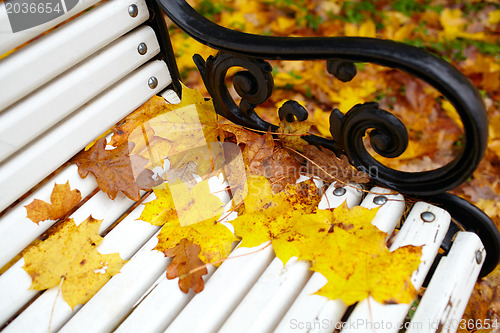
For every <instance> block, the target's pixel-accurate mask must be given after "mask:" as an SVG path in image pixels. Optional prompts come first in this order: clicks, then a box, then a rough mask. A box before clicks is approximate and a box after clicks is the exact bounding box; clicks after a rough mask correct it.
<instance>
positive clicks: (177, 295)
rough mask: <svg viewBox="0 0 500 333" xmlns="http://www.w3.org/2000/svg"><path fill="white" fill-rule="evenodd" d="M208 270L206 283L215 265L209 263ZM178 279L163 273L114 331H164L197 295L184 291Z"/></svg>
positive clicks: (119, 332) (205, 276)
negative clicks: (180, 287)
mask: <svg viewBox="0 0 500 333" xmlns="http://www.w3.org/2000/svg"><path fill="white" fill-rule="evenodd" d="M168 262H170V260H169V261H168ZM207 271H208V274H207V275H204V276H203V280H204V281H205V283H206V282H207V281H208V279H209V278H210V277H211V276H212V274H213V273H214V271H215V267H214V266H213V265H209V266H208V267H207ZM178 281H179V279H173V280H168V279H167V277H166V274H165V273H163V274H162V275H161V277H160V278H159V279H158V282H157V283H155V284H154V285H153V286H152V288H151V290H148V291H147V292H146V293H145V295H144V297H142V298H141V300H140V301H139V302H138V304H137V305H136V306H134V311H133V312H132V313H131V314H130V315H129V316H128V317H127V318H126V319H125V320H124V321H123V323H121V325H120V326H119V327H118V328H117V329H116V330H115V331H114V332H116V333H125V332H130V333H136V332H161V331H163V330H164V329H165V328H166V327H167V326H168V325H169V324H170V323H171V322H172V321H173V320H174V319H175V317H177V315H178V314H179V312H181V311H182V309H183V308H184V307H185V306H186V304H187V303H188V302H189V301H190V300H191V299H192V298H193V297H194V295H196V294H195V293H194V292H193V291H192V290H190V291H189V292H188V293H187V294H185V293H183V292H182V291H181V290H180V289H179V283H178ZM165 300H168V301H165Z"/></svg>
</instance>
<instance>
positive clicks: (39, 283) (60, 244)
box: [23, 216, 125, 309]
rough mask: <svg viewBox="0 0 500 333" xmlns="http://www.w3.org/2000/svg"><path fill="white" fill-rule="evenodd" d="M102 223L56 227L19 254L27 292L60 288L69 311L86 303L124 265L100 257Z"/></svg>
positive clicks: (106, 256) (67, 222)
mask: <svg viewBox="0 0 500 333" xmlns="http://www.w3.org/2000/svg"><path fill="white" fill-rule="evenodd" d="M101 222H102V220H96V219H94V218H92V217H91V216H90V217H89V218H87V219H86V220H85V221H83V222H82V223H81V224H80V225H78V226H77V225H76V224H75V223H74V221H73V219H69V220H65V221H64V222H63V223H61V224H59V225H57V226H56V227H55V229H54V230H53V231H51V233H50V234H49V236H48V238H47V239H45V240H43V241H38V240H37V241H35V242H34V243H33V244H32V245H30V246H29V247H28V248H27V249H26V250H24V252H23V258H24V262H25V263H24V266H23V268H24V270H25V271H26V272H27V273H28V274H29V275H30V276H31V278H32V284H31V287H30V289H35V290H45V289H48V288H52V287H56V286H58V285H60V287H61V293H62V296H63V298H64V300H65V301H66V302H67V303H68V305H69V306H70V307H71V308H72V309H73V308H74V307H75V306H76V305H78V304H84V303H86V302H87V301H88V300H89V299H90V298H91V297H92V296H93V295H94V294H95V293H96V292H97V291H98V290H99V289H100V288H101V287H102V286H103V285H104V284H105V283H106V282H107V281H108V280H109V279H110V278H111V277H112V276H113V275H116V274H118V273H119V272H120V269H121V267H122V266H123V265H124V264H125V261H123V260H122V259H121V258H120V256H119V255H118V254H117V253H112V254H100V253H99V252H98V251H97V247H98V246H99V244H100V243H101V242H102V239H103V238H102V237H100V236H99V234H98V232H99V226H100V225H101Z"/></svg>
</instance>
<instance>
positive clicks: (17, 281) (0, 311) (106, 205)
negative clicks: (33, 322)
mask: <svg viewBox="0 0 500 333" xmlns="http://www.w3.org/2000/svg"><path fill="white" fill-rule="evenodd" d="M76 177H78V178H79V176H78V175H76ZM90 183H92V182H90ZM133 204H134V201H132V200H130V199H128V198H127V197H125V196H124V195H123V194H119V195H118V196H117V197H116V198H115V200H110V199H109V198H108V196H107V194H105V193H104V192H98V193H97V194H96V195H94V196H92V198H90V199H89V201H87V202H86V203H85V204H84V205H83V206H82V207H80V208H79V209H78V210H77V211H76V212H74V213H73V214H72V215H71V216H70V217H71V218H73V219H74V221H75V223H77V224H79V223H81V222H82V221H84V220H85V219H86V218H87V217H89V216H90V215H92V216H93V217H94V218H97V219H102V220H103V222H102V223H101V226H100V232H102V231H103V230H106V229H107V228H108V227H109V226H111V225H112V224H113V223H114V222H115V221H116V220H117V219H118V218H119V217H120V216H122V214H123V212H125V211H126V210H127V209H128V208H129V207H130V206H131V205H133ZM31 223H32V224H34V223H33V222H31ZM53 223H54V221H52V223H51V224H53ZM45 229H46V228H45ZM16 254H17V253H16ZM23 265H24V259H22V258H21V259H20V260H19V261H18V262H17V263H16V264H15V265H14V266H12V267H11V268H9V269H8V270H7V271H6V272H5V273H4V274H2V275H1V276H0V290H1V291H2V295H3V296H5V297H2V298H1V299H0V325H1V324H4V323H5V322H6V321H7V320H8V319H9V318H10V317H12V316H13V315H14V314H15V313H16V312H17V311H18V310H19V309H21V308H22V307H23V306H24V305H25V304H26V303H28V302H29V301H30V300H31V299H32V298H33V297H34V296H36V294H37V293H38V291H35V290H30V289H29V287H30V285H31V278H30V276H29V275H28V273H26V271H24V269H23V268H22V266H23ZM44 297H47V296H44ZM63 303H64V302H63ZM34 312H37V311H34ZM23 316H27V314H24V313H23ZM16 325H17V324H14V325H13V326H12V327H16ZM9 327H10V326H9Z"/></svg>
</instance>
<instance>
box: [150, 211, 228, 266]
mask: <svg viewBox="0 0 500 333" xmlns="http://www.w3.org/2000/svg"><path fill="white" fill-rule="evenodd" d="M182 239H187V240H189V241H191V242H193V243H194V244H197V245H198V246H199V247H200V248H201V252H200V254H199V255H198V257H199V258H200V259H201V260H202V261H203V262H204V263H206V264H214V265H215V266H219V265H220V264H221V262H222V261H223V260H224V259H226V258H227V256H228V255H229V254H230V253H231V249H232V244H233V242H234V241H237V240H238V238H237V237H236V236H235V235H234V234H233V233H232V232H231V231H230V230H229V229H228V228H227V227H226V226H225V225H223V224H222V223H216V222H215V221H213V220H205V221H202V222H199V223H196V224H192V225H188V226H184V227H181V226H180V224H179V223H178V222H177V221H175V220H174V221H170V222H168V223H166V224H165V225H164V226H163V227H162V228H161V230H160V233H159V234H158V245H156V247H155V250H158V251H161V252H164V251H165V250H167V249H172V248H174V247H175V246H177V244H179V243H180V241H181V240H182Z"/></svg>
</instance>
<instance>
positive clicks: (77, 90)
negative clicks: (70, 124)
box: [0, 26, 160, 162]
mask: <svg viewBox="0 0 500 333" xmlns="http://www.w3.org/2000/svg"><path fill="white" fill-rule="evenodd" d="M141 42H144V43H146V45H147V52H146V53H145V54H144V55H140V54H139V52H137V46H138V45H139V44H140V43H141ZM159 51H160V46H159V45H158V41H157V40H156V36H155V33H154V31H153V29H151V28H150V27H147V26H143V27H140V28H138V29H136V30H134V31H132V32H130V33H128V34H127V35H125V36H123V37H122V38H119V39H118V40H116V41H115V42H113V43H112V44H110V45H108V46H106V47H105V48H104V49H102V50H100V51H98V52H96V53H95V54H94V55H92V56H90V57H89V58H87V59H86V60H85V61H83V62H82V63H80V64H78V65H77V66H75V67H73V68H71V69H70V70H68V71H67V72H65V73H63V74H62V75H60V76H59V77H57V78H56V79H54V80H52V81H51V82H49V83H48V84H46V85H44V86H43V87H42V88H40V89H38V90H37V91H36V92H35V93H33V94H31V95H29V96H27V97H26V98H24V99H22V100H21V101H19V102H18V103H16V104H15V105H13V106H11V107H10V108H8V109H7V110H4V111H3V112H2V113H0V162H2V161H4V160H5V159H6V158H8V157H9V156H10V155H11V154H13V153H14V152H15V151H17V150H19V149H21V148H22V147H23V146H24V145H25V144H27V143H28V142H30V141H31V140H33V139H34V138H36V137H37V136H38V135H40V134H41V133H43V132H44V131H45V130H47V129H49V128H50V127H51V126H53V125H54V124H56V123H57V122H58V121H60V120H61V119H64V118H65V117H66V116H67V115H69V114H70V113H71V112H73V111H74V110H76V109H77V108H79V107H81V106H82V105H83V104H85V103H86V102H88V101H89V100H91V99H92V98H94V97H95V96H97V95H98V94H100V93H101V92H102V91H104V90H105V89H107V88H108V87H110V86H111V85H112V84H113V83H115V82H116V81H118V80H120V79H121V78H123V77H124V76H125V75H127V74H129V73H130V72H132V71H133V70H134V69H136V68H137V67H139V66H140V65H142V64H144V63H145V62H146V61H148V60H150V59H151V58H152V57H153V56H154V55H156V54H157V53H158V52H159Z"/></svg>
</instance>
